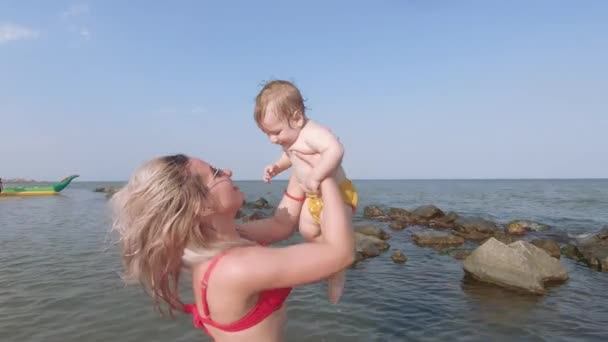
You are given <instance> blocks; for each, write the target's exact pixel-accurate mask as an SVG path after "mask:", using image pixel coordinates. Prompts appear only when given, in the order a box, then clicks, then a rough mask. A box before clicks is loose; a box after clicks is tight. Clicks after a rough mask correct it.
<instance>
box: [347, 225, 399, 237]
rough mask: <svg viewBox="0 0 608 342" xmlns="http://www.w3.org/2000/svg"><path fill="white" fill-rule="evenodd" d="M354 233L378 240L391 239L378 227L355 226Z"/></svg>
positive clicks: (389, 235)
mask: <svg viewBox="0 0 608 342" xmlns="http://www.w3.org/2000/svg"><path fill="white" fill-rule="evenodd" d="M355 232H358V233H361V234H365V235H370V236H375V237H377V238H378V239H382V240H388V239H390V238H391V234H389V233H387V232H385V231H384V230H382V229H380V228H378V227H374V226H356V227H355Z"/></svg>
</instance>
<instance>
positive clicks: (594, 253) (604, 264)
mask: <svg viewBox="0 0 608 342" xmlns="http://www.w3.org/2000/svg"><path fill="white" fill-rule="evenodd" d="M578 250H579V251H580V253H581V254H582V256H583V260H584V261H585V262H586V263H587V265H589V266H590V267H591V268H593V269H595V270H598V271H603V272H608V226H606V227H604V228H602V229H601V230H600V231H599V232H598V233H597V234H595V235H593V236H592V237H591V238H588V239H585V240H584V241H583V242H582V243H581V244H579V246H578Z"/></svg>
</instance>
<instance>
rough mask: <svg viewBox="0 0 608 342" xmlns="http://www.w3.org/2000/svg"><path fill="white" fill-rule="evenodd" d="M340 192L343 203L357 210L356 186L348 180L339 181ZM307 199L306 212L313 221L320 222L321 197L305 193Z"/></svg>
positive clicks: (357, 196)
mask: <svg viewBox="0 0 608 342" xmlns="http://www.w3.org/2000/svg"><path fill="white" fill-rule="evenodd" d="M340 193H341V194H342V199H343V200H344V203H346V204H348V205H350V206H351V207H352V208H353V213H354V212H355V211H356V210H357V206H358V205H359V195H358V194H357V188H355V185H354V184H353V182H351V181H350V180H348V179H347V180H345V181H344V182H342V183H340ZM306 198H307V199H308V212H309V213H310V215H311V216H312V217H313V218H314V220H315V222H316V223H317V224H319V223H320V222H321V211H322V210H323V200H322V199H321V197H319V196H317V195H314V194H306Z"/></svg>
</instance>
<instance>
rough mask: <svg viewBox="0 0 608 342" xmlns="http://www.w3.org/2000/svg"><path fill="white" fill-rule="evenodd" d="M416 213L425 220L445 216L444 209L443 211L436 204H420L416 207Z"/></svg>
mask: <svg viewBox="0 0 608 342" xmlns="http://www.w3.org/2000/svg"><path fill="white" fill-rule="evenodd" d="M414 214H415V215H416V216H418V217H420V218H421V219H423V220H425V221H428V220H431V219H437V218H440V217H443V216H445V214H444V213H443V211H441V209H439V208H437V207H436V206H434V205H423V206H420V207H418V208H416V209H414Z"/></svg>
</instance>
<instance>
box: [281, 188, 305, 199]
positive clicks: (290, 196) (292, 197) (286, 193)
mask: <svg viewBox="0 0 608 342" xmlns="http://www.w3.org/2000/svg"><path fill="white" fill-rule="evenodd" d="M285 196H287V197H289V198H291V199H292V200H294V201H296V202H304V201H306V197H302V198H298V197H295V196H292V195H290V194H289V193H288V192H287V189H285Z"/></svg>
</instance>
